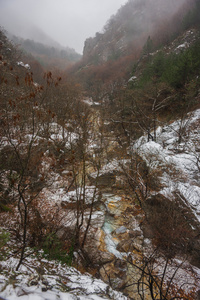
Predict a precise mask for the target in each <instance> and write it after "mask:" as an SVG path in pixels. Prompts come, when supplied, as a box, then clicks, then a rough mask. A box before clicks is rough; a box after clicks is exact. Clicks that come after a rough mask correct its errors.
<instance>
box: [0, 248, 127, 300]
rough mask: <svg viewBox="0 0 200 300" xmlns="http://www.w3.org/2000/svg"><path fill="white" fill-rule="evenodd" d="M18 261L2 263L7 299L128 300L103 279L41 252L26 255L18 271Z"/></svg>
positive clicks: (1, 287)
mask: <svg viewBox="0 0 200 300" xmlns="http://www.w3.org/2000/svg"><path fill="white" fill-rule="evenodd" d="M17 262H18V261H17V260H16V259H14V258H10V259H8V260H7V261H1V262H0V268H1V275H0V290H1V292H0V297H2V298H4V299H6V300H20V299H21V300H59V299H60V300H76V299H77V300H89V299H93V300H100V299H113V300H126V299H127V297H125V296H123V295H122V294H121V293H119V292H116V291H114V290H112V289H111V288H110V287H109V286H108V285H107V284H105V283H104V282H103V281H101V280H98V279H95V278H93V277H92V276H91V275H89V274H84V275H83V274H81V273H80V272H78V271H77V270H76V269H74V268H72V267H68V266H66V265H61V264H60V263H56V262H55V261H48V260H46V259H45V258H43V257H42V255H41V253H40V254H38V256H37V257H36V256H35V255H30V256H29V257H27V258H26V260H25V262H24V264H23V266H22V267H21V269H20V270H19V271H18V272H16V271H15V268H16V265H17Z"/></svg>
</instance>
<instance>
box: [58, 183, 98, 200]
mask: <svg viewBox="0 0 200 300" xmlns="http://www.w3.org/2000/svg"><path fill="white" fill-rule="evenodd" d="M84 194H85V199H84V200H85V204H91V203H92V201H94V202H96V201H98V199H99V193H98V190H97V189H96V187H95V186H86V187H85V191H84V190H83V188H80V187H79V188H77V190H74V191H70V192H68V193H67V194H66V195H65V196H63V198H62V201H63V202H67V203H71V202H76V201H78V200H83V196H84Z"/></svg>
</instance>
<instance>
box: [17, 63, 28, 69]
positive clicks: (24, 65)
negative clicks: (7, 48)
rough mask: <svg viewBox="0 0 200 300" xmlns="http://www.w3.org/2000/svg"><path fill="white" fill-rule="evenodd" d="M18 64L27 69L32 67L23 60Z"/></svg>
mask: <svg viewBox="0 0 200 300" xmlns="http://www.w3.org/2000/svg"><path fill="white" fill-rule="evenodd" d="M17 65H18V66H21V67H23V68H25V69H27V70H30V68H31V67H30V65H29V64H24V63H23V62H22V61H19V62H17Z"/></svg>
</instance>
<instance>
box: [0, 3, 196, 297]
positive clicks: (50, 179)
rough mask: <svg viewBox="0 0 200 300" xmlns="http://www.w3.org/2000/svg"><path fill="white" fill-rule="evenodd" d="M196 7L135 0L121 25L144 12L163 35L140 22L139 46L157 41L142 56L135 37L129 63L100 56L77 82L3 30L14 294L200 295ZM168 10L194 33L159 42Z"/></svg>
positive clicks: (4, 221)
mask: <svg viewBox="0 0 200 300" xmlns="http://www.w3.org/2000/svg"><path fill="white" fill-rule="evenodd" d="M149 3H150V4H151V7H150V6H149ZM160 3H162V5H161V6H160ZM139 4H140V5H139ZM180 4H181V5H180ZM182 5H183V6H182ZM193 5H199V1H195V2H193V1H187V0H186V1H184V2H183V1H180V2H179V1H177V2H176V4H174V3H172V1H170V2H169V6H168V5H167V6H166V5H165V3H164V1H162V2H161V1H157V0H154V1H153V0H151V1H149V2H148V1H144V2H143V1H139V2H138V1H129V2H128V3H127V4H126V5H125V6H124V7H122V8H121V10H120V11H119V12H118V14H117V15H116V16H114V17H112V18H111V20H118V21H117V22H119V20H121V21H120V22H121V24H122V23H123V24H124V25H123V26H124V27H126V28H127V26H128V25H126V24H128V19H129V18H128V17H127V18H125V16H124V14H125V12H126V13H127V14H128V15H130V16H131V18H132V16H133V15H132V14H133V10H132V9H130V8H131V7H132V6H133V8H134V11H135V9H136V6H138V7H137V9H138V10H137V14H136V17H137V24H138V22H139V20H140V16H141V15H143V13H144V12H145V16H146V19H147V20H148V22H147V23H148V24H151V26H150V27H151V28H153V31H148V30H147V29H146V30H145V26H147V23H146V22H144V19H143V20H142V22H141V21H140V23H139V25H140V26H141V27H140V28H142V29H141V30H140V31H141V32H142V33H141V35H140V34H139V33H138V32H139V31H138V30H137V34H136V35H135V33H134V35H133V36H132V37H131V39H132V38H133V41H134V43H136V44H137V42H136V41H138V36H140V38H141V37H142V36H143V33H144V32H146V33H147V35H145V38H144V41H143V40H142V39H141V45H140V42H139V44H138V47H136V48H137V49H136V48H131V52H133V53H132V54H133V55H130V56H129V55H128V51H129V49H130V48H129V46H130V43H129V41H128V42H127V40H126V43H125V44H124V45H125V46H123V47H124V49H125V50H123V53H124V54H122V53H121V54H120V55H122V57H121V58H119V59H118V58H117V59H116V60H115V59H114V60H111V61H110V60H107V58H106V59H105V60H104V62H103V61H100V60H99V61H98V62H94V60H93V58H94V56H93V53H89V52H88V56H87V55H86V56H87V57H86V56H84V59H83V60H82V61H81V62H79V64H78V65H76V66H75V67H74V68H73V70H72V69H71V70H70V72H71V73H70V72H68V74H67V75H66V74H65V73H62V72H61V71H57V73H53V72H46V73H44V75H43V76H40V77H38V76H37V74H35V71H37V70H38V69H39V71H40V72H41V71H42V70H41V69H40V67H39V65H38V66H37V65H35V70H33V68H32V66H31V65H29V64H28V63H27V61H26V59H27V58H26V56H24V55H22V54H21V53H20V52H19V51H18V49H16V47H15V46H14V45H13V43H11V42H10V41H9V40H8V39H7V38H6V36H5V35H4V33H3V32H2V31H1V32H0V99H1V103H0V105H1V107H0V122H1V127H0V217H1V218H0V250H1V252H0V297H3V298H6V300H12V299H19V300H20V299H25V300H28V299H36V298H37V299H39V300H41V299H47V298H48V299H52V300H54V299H55V300H56V299H66V300H67V299H77V300H78V299H81V300H84V299H94V300H96V299H113V300H114V299H116V300H118V299H123V300H125V299H127V300H129V299H134V300H141V299H144V300H161V299H162V300H172V299H183V300H184V299H187V300H194V299H195V300H196V299H199V291H200V284H199V283H200V261H199V257H200V223H199V219H200V185H199V179H200V178H199V176H200V173H199V172H200V156H199V153H200V144H199V138H200V132H199V125H200V77H199V71H200V31H199V23H198V22H199V20H198V18H197V16H196V15H195V14H194V11H195V10H194V9H193V7H195V8H196V7H197V6H193ZM150 8H151V9H150ZM172 8H173V11H174V12H173V17H172V15H171V11H172ZM188 8H189V9H190V8H191V11H190V10H188ZM155 11H156V12H157V13H156V16H157V17H156V18H154V16H155ZM150 12H151V13H150ZM188 12H189V15H191V14H192V17H191V18H189V21H188V16H189V15H188ZM177 13H178V16H179V17H178V19H177ZM185 13H186V14H185ZM121 14H122V15H121ZM164 15H165V16H166V18H167V20H168V21H169V20H171V21H170V22H171V23H170V24H174V23H173V22H175V23H177V24H179V20H181V25H180V27H181V28H180V29H179V30H178V29H177V28H178V27H179V26H178V25H177V24H176V25H177V26H176V28H175V29H177V30H174V31H173V32H174V36H173V37H172V35H171V33H170V40H168V39H166V40H165V36H163V38H164V39H163V40H162V41H161V40H159V42H158V43H157V45H156V46H155V47H153V46H152V43H153V44H154V43H155V39H154V38H153V35H152V34H151V36H150V37H149V33H150V32H151V33H153V32H156V28H157V27H158V24H160V23H159V22H160V19H161V18H163V17H164ZM169 15H170V16H171V17H172V19H169V18H168V16H169ZM179 18H180V19H179ZM183 19H184V20H187V26H186V28H183V27H182V21H183ZM133 20H134V18H132V21H133ZM120 22H119V23H118V24H120ZM149 22H150V23H149ZM154 22H155V23H154ZM111 23H112V22H111V21H109V23H108V24H107V29H105V33H104V34H105V35H106V34H108V33H109V34H111V27H110V26H111ZM133 23H134V21H133ZM143 23H144V28H143ZM163 24H164V23H163ZM129 25H130V29H133V27H134V28H135V24H134V26H133V24H132V23H131V24H129ZM184 26H185V25H184ZM172 27H173V26H172ZM117 28H118V26H116V27H112V36H113V37H114V36H115V37H116V36H117V33H116V29H117ZM148 29H149V27H148ZM126 30H127V29H126ZM159 30H161V29H160V27H159ZM171 30H172V28H171ZM117 31H118V30H117ZM130 31H131V32H132V31H134V30H130ZM126 32H127V31H126ZM157 33H158V32H157ZM157 33H156V34H155V37H158V35H157ZM161 33H163V31H162V30H161V31H160V32H159V36H162V34H161ZM126 35H127V33H125V36H126ZM97 36H98V35H97ZM109 38H110V40H111V37H109ZM140 38H139V39H140ZM94 41H95V43H96V40H95V39H94V40H93V42H94ZM133 41H132V42H133ZM157 41H158V40H157ZM132 42H131V43H132ZM143 42H144V44H142V43H143ZM160 43H161V44H162V47H161V46H160V45H161V44H160ZM116 44H117V41H116V40H115V41H113V45H115V47H116V49H117V47H118V46H116ZM31 45H32V44H31ZM102 45H107V42H106V43H103V44H102ZM140 46H141V49H140V51H138V49H139V48H140ZM109 47H110V46H109V44H108V48H109ZM131 47H132V46H131ZM95 49H98V51H100V50H99V49H100V48H99V44H98V46H95V45H93V50H94V51H97V50H95ZM134 49H136V50H134ZM103 51H104V49H103ZM109 51H110V50H109ZM137 51H138V52H137ZM86 52H87V50H86ZM99 53H100V56H101V55H104V54H103V53H104V52H99ZM84 55H85V54H84ZM123 55H124V56H123ZM127 55H128V56H127ZM100 56H99V57H100ZM127 57H128V60H127ZM127 65H129V68H128V69H126V68H125V69H126V70H125V69H124V66H126V67H127ZM114 71H115V72H114ZM61 74H62V76H61ZM38 78H40V80H39V81H38ZM88 273H90V274H91V275H89V274H88Z"/></svg>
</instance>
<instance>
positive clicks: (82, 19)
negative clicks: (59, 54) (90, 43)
mask: <svg viewBox="0 0 200 300" xmlns="http://www.w3.org/2000/svg"><path fill="white" fill-rule="evenodd" d="M126 2H127V0H56V1H55V0H0V26H3V27H4V28H5V29H6V30H8V31H10V32H11V33H13V34H15V35H18V36H21V37H23V38H30V39H35V40H37V41H39V42H41V38H42V34H39V32H40V31H39V30H38V29H41V30H42V31H43V32H44V33H45V34H47V35H48V36H49V37H50V38H52V39H54V40H55V41H57V42H58V43H60V44H61V45H63V46H68V47H70V48H74V49H75V50H76V51H77V52H78V53H82V51H83V46H84V41H85V40H86V38H88V37H91V36H94V35H95V33H96V32H100V31H101V30H102V29H103V26H104V25H105V24H106V22H107V20H108V19H109V18H110V16H111V15H113V14H115V13H116V12H117V10H118V9H119V8H120V7H121V6H122V5H123V4H125V3H126ZM40 33H41V32H40Z"/></svg>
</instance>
